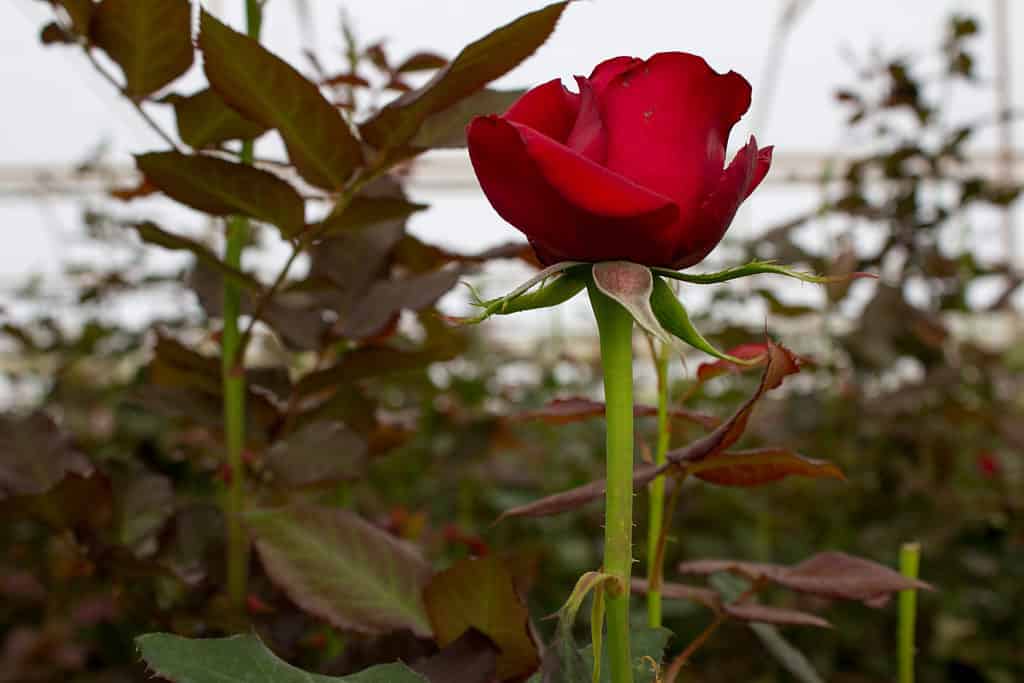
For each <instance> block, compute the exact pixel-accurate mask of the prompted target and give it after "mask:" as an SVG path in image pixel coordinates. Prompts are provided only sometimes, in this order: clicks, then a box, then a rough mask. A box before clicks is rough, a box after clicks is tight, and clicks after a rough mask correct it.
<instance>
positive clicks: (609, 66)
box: [587, 57, 644, 95]
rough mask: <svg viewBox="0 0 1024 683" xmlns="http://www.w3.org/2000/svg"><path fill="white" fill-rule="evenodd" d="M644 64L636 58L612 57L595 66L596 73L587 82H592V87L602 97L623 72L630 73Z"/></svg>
mask: <svg viewBox="0 0 1024 683" xmlns="http://www.w3.org/2000/svg"><path fill="white" fill-rule="evenodd" d="M643 63H644V60H642V59H637V58H636V57H612V58H611V59H606V60H605V61H603V62H601V63H600V64H598V65H597V66H595V67H594V71H593V72H592V73H591V74H590V78H588V79H587V80H588V81H590V85H591V86H593V88H594V90H595V91H596V92H597V94H598V95H600V94H601V93H603V92H604V89H605V88H606V87H607V86H608V84H609V83H610V82H611V80H612V79H613V78H615V77H616V76H618V75H619V74H621V73H622V72H623V71H628V70H630V69H632V68H633V67H634V66H638V65H640V64H643Z"/></svg>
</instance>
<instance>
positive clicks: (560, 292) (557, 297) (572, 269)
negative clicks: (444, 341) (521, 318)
mask: <svg viewBox="0 0 1024 683" xmlns="http://www.w3.org/2000/svg"><path fill="white" fill-rule="evenodd" d="M559 273H561V274H559ZM553 275H557V277H555V279H553V280H551V281H550V282H545V280H547V279H548V278H549V277H551V276H553ZM589 281H590V265H589V264H586V265H581V264H578V263H572V262H569V261H566V262H564V263H556V264H555V265H553V266H549V267H548V268H545V269H544V270H542V271H541V272H539V273H537V275H535V276H534V277H532V278H530V279H529V280H527V281H526V282H525V283H523V284H522V285H520V286H519V287H516V288H515V289H514V290H512V291H511V292H509V293H508V294H506V295H505V296H501V297H498V298H496V299H489V300H487V301H480V300H479V298H478V297H476V292H475V291H474V292H473V294H474V297H476V298H477V299H478V300H477V302H476V304H475V305H476V306H478V307H479V308H481V309H483V310H482V311H481V312H480V313H478V314H477V315H474V316H470V317H468V318H451V319H450V321H451V322H455V323H460V324H475V323H479V322H482V321H484V320H486V319H487V318H490V317H491V316H492V315H510V314H512V313H520V312H522V311H531V310H534V309H538V308H550V307H551V306H557V305H558V304H560V303H563V302H565V301H568V300H569V299H571V298H573V297H574V296H576V295H577V294H579V293H580V291H581V290H582V289H583V288H584V287H585V286H586V285H587V282H589ZM538 284H539V285H540V287H538V288H537V289H535V290H534V291H532V292H531V291H530V290H531V289H532V288H533V287H534V286H536V285H538Z"/></svg>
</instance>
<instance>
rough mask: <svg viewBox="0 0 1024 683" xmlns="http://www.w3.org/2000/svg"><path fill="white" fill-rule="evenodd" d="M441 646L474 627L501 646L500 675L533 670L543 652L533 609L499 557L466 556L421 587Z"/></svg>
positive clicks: (501, 676)
mask: <svg viewBox="0 0 1024 683" xmlns="http://www.w3.org/2000/svg"><path fill="white" fill-rule="evenodd" d="M423 599H424V601H425V603H426V607H427V613H428V614H429V615H430V623H431V625H432V626H433V628H434V633H435V636H436V638H437V642H438V644H439V645H440V646H441V647H445V646H446V645H448V644H449V643H452V642H454V641H455V640H457V639H458V638H459V637H460V636H462V634H463V633H465V632H466V631H467V630H468V629H470V628H475V629H477V630H478V631H480V632H481V633H483V634H484V635H486V636H487V637H488V638H490V639H491V640H492V641H494V644H495V645H497V646H498V648H499V649H500V654H499V655H498V678H499V679H501V680H505V679H508V678H515V677H518V676H522V675H523V674H526V673H529V672H530V671H532V670H533V669H534V668H536V666H537V664H538V662H539V658H538V654H537V646H536V645H535V644H534V642H533V640H532V639H531V638H530V633H529V625H528V622H529V619H530V613H529V611H528V610H527V609H526V606H525V605H524V604H523V601H522V600H521V599H520V597H519V595H518V593H517V592H516V587H515V584H514V583H513V580H512V576H511V574H509V571H508V569H507V568H506V567H505V564H504V563H503V562H502V560H501V559H500V558H497V557H494V556H490V557H482V558H477V559H463V560H460V561H458V562H456V563H455V564H454V565H452V567H450V568H449V569H446V570H445V571H443V572H441V573H439V574H437V575H436V576H435V577H434V578H433V579H431V581H430V583H429V584H428V585H427V587H426V588H425V589H424V591H423Z"/></svg>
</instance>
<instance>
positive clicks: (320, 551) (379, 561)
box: [245, 505, 461, 640]
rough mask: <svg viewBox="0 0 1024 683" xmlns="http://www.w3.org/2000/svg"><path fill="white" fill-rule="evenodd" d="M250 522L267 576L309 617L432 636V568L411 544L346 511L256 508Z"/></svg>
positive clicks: (358, 627) (349, 626) (374, 630)
mask: <svg viewBox="0 0 1024 683" xmlns="http://www.w3.org/2000/svg"><path fill="white" fill-rule="evenodd" d="M245 519H246V524H247V525H248V527H249V529H250V531H251V532H252V534H253V537H254V539H255V545H256V549H257V550H258V551H259V556H260V559H261V561H262V562H263V566H264V568H265V569H266V571H267V574H268V575H269V576H270V578H271V579H272V580H273V581H274V583H275V584H277V585H278V586H279V587H280V588H281V589H282V590H284V592H285V593H287V594H288V597H289V598H291V600H292V601H294V602H295V603H296V604H297V605H299V606H300V607H302V608H303V609H304V610H306V611H307V612H309V613H311V614H315V615H316V616H318V617H321V618H322V619H326V620H327V621H329V622H330V623H332V624H333V625H335V626H337V627H338V628H345V629H350V630H353V631H357V632H359V633H368V634H378V633H387V632H389V631H394V630H398V629H403V628H406V629H409V630H411V631H413V632H414V633H416V634H417V635H421V636H427V635H430V633H431V626H430V622H429V621H428V619H427V613H426V611H425V610H424V603H423V598H422V591H423V587H424V586H425V585H426V584H427V581H428V579H429V577H430V566H429V565H428V564H427V562H426V561H425V560H424V559H423V558H422V557H421V556H420V554H419V552H418V551H417V550H416V549H415V548H413V547H412V546H410V545H408V544H406V543H404V542H402V541H399V540H398V539H396V538H394V537H393V536H391V535H390V534H388V533H386V532H384V531H382V530H381V529H378V528H377V527H375V526H373V525H371V524H369V523H368V522H366V521H364V520H362V519H360V518H359V517H357V516H356V515H354V514H352V513H351V512H348V511H346V510H341V509H339V508H328V507H319V506H313V505H302V506H294V507H289V508H279V509H274V510H254V511H251V512H249V513H247V514H246V515H245ZM458 635H461V633H460V634H458ZM456 637H457V636H456ZM453 640H454V638H453Z"/></svg>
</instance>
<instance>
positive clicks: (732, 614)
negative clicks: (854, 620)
mask: <svg viewBox="0 0 1024 683" xmlns="http://www.w3.org/2000/svg"><path fill="white" fill-rule="evenodd" d="M722 612H723V613H724V614H726V615H728V616H729V618H730V619H735V620H737V621H746V622H750V623H755V624H776V625H778V626H817V627H819V628H832V624H830V623H829V622H828V620H827V619H822V618H821V617H819V616H818V615H816V614H808V613H807V612H801V611H799V610H795V609H786V608H783V607H771V606H769V605H761V604H758V603H739V604H725V605H722Z"/></svg>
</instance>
